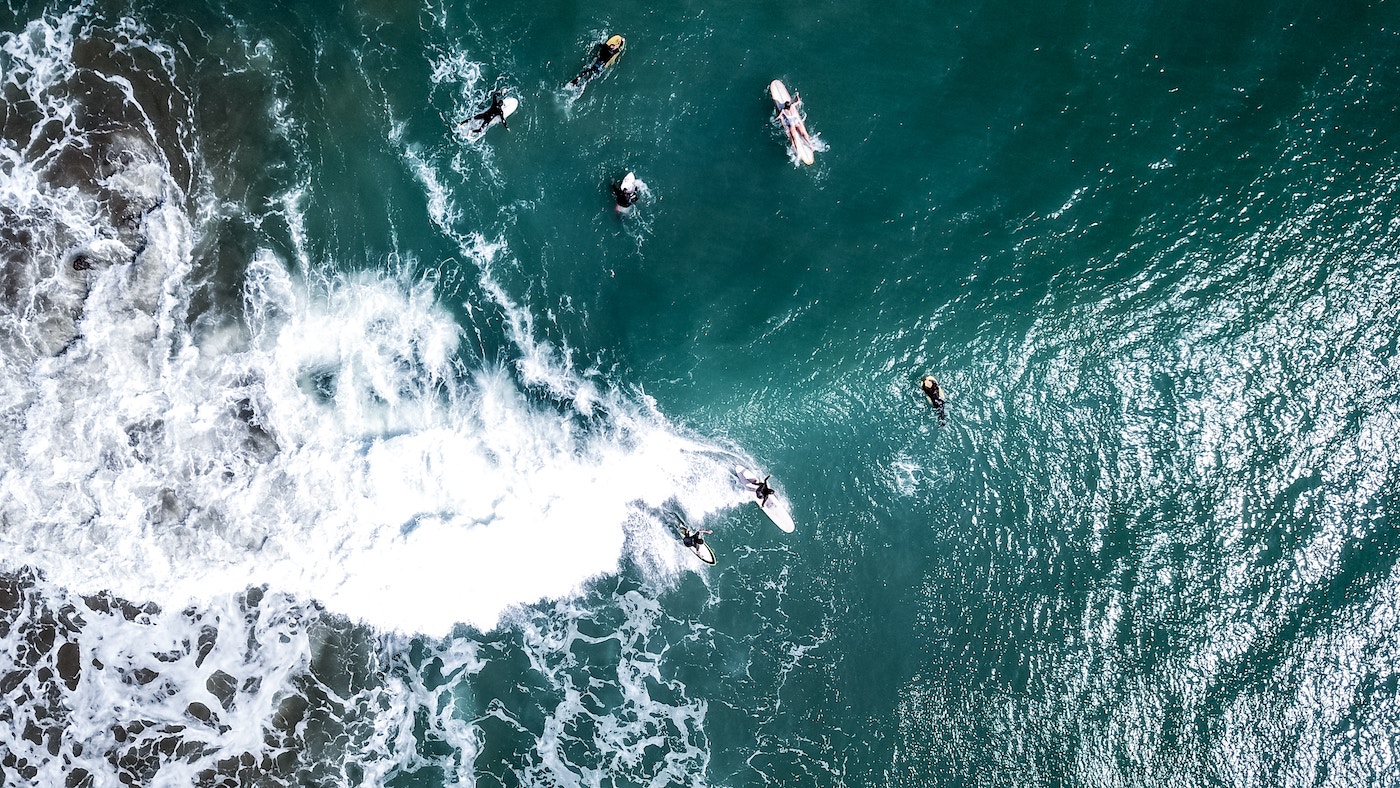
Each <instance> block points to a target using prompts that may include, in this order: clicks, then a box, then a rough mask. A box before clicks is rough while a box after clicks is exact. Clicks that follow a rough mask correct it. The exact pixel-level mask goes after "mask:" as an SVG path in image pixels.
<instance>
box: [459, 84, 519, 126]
mask: <svg viewBox="0 0 1400 788" xmlns="http://www.w3.org/2000/svg"><path fill="white" fill-rule="evenodd" d="M474 120H475V121H479V125H478V126H477V128H479V129H485V128H486V127H487V126H490V125H491V121H493V120H499V121H500V122H501V127H502V128H504V129H505V130H506V131H510V126H507V125H506V110H505V97H504V96H502V95H501V93H500V91H497V92H496V93H495V94H493V95H492V96H491V106H489V107H487V108H486V111H485V112H481V113H478V114H476V115H473V116H471V117H470V118H467V119H466V120H464V121H462V122H461V123H458V124H457V125H458V126H459V127H460V126H465V125H467V124H468V123H471V122H472V121H474Z"/></svg>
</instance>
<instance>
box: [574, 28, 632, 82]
mask: <svg viewBox="0 0 1400 788" xmlns="http://www.w3.org/2000/svg"><path fill="white" fill-rule="evenodd" d="M626 45H627V40H626V39H624V38H623V37H622V36H612V37H611V38H609V39H608V40H607V41H604V42H603V43H601V44H599V45H598V54H597V55H596V56H595V57H594V58H593V62H592V63H589V64H588V65H587V66H586V67H585V68H584V69H583V70H582V71H580V72H579V73H578V76H576V77H574V78H573V79H571V80H569V85H570V86H571V87H576V88H582V87H583V86H584V85H585V84H587V83H588V81H589V80H591V79H593V78H594V77H596V76H598V75H599V74H601V73H603V69H605V68H607V67H608V66H611V65H612V64H613V61H615V60H617V56H618V55H620V54H622V48H623V47H624V46H626Z"/></svg>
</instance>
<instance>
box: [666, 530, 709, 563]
mask: <svg viewBox="0 0 1400 788" xmlns="http://www.w3.org/2000/svg"><path fill="white" fill-rule="evenodd" d="M676 530H677V531H679V532H680V535H681V539H682V540H684V539H685V538H686V537H687V536H689V535H690V529H689V528H686V527H685V526H684V525H679V526H676ZM681 544H685V542H684V541H682V542H681ZM690 552H692V553H695V557H696V558H699V559H700V560H701V561H704V562H705V563H707V564H709V565H710V566H714V565H715V551H714V550H711V549H710V545H709V544H707V543H705V542H701V543H700V544H698V545H695V546H694V547H692V548H690Z"/></svg>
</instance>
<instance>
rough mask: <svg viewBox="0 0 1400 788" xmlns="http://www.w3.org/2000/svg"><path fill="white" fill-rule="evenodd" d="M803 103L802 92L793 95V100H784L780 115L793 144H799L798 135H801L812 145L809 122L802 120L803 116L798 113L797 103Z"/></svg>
mask: <svg viewBox="0 0 1400 788" xmlns="http://www.w3.org/2000/svg"><path fill="white" fill-rule="evenodd" d="M801 103H802V94H801V93H798V94H797V95H795V96H793V97H792V100H791V101H784V102H783V108H782V109H781V110H779V111H778V117H779V118H780V119H782V121H783V128H784V129H786V130H787V133H788V138H789V139H791V140H792V142H793V144H794V145H795V144H797V139H796V137H798V136H801V137H802V139H803V141H805V142H806V143H807V145H808V146H810V147H816V146H814V145H812V138H811V137H809V136H807V124H805V123H803V122H802V116H801V115H798V114H797V105H798V104H801Z"/></svg>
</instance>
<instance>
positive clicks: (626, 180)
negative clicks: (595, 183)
mask: <svg viewBox="0 0 1400 788" xmlns="http://www.w3.org/2000/svg"><path fill="white" fill-rule="evenodd" d="M612 191H613V196H614V197H615V198H616V199H617V212H618V213H627V212H628V211H630V210H632V206H633V205H636V204H637V197H638V196H639V193H638V189H637V178H636V176H634V175H633V174H632V173H630V172H629V173H627V175H626V176H625V177H623V179H622V182H621V183H614V184H613V185H612Z"/></svg>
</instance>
